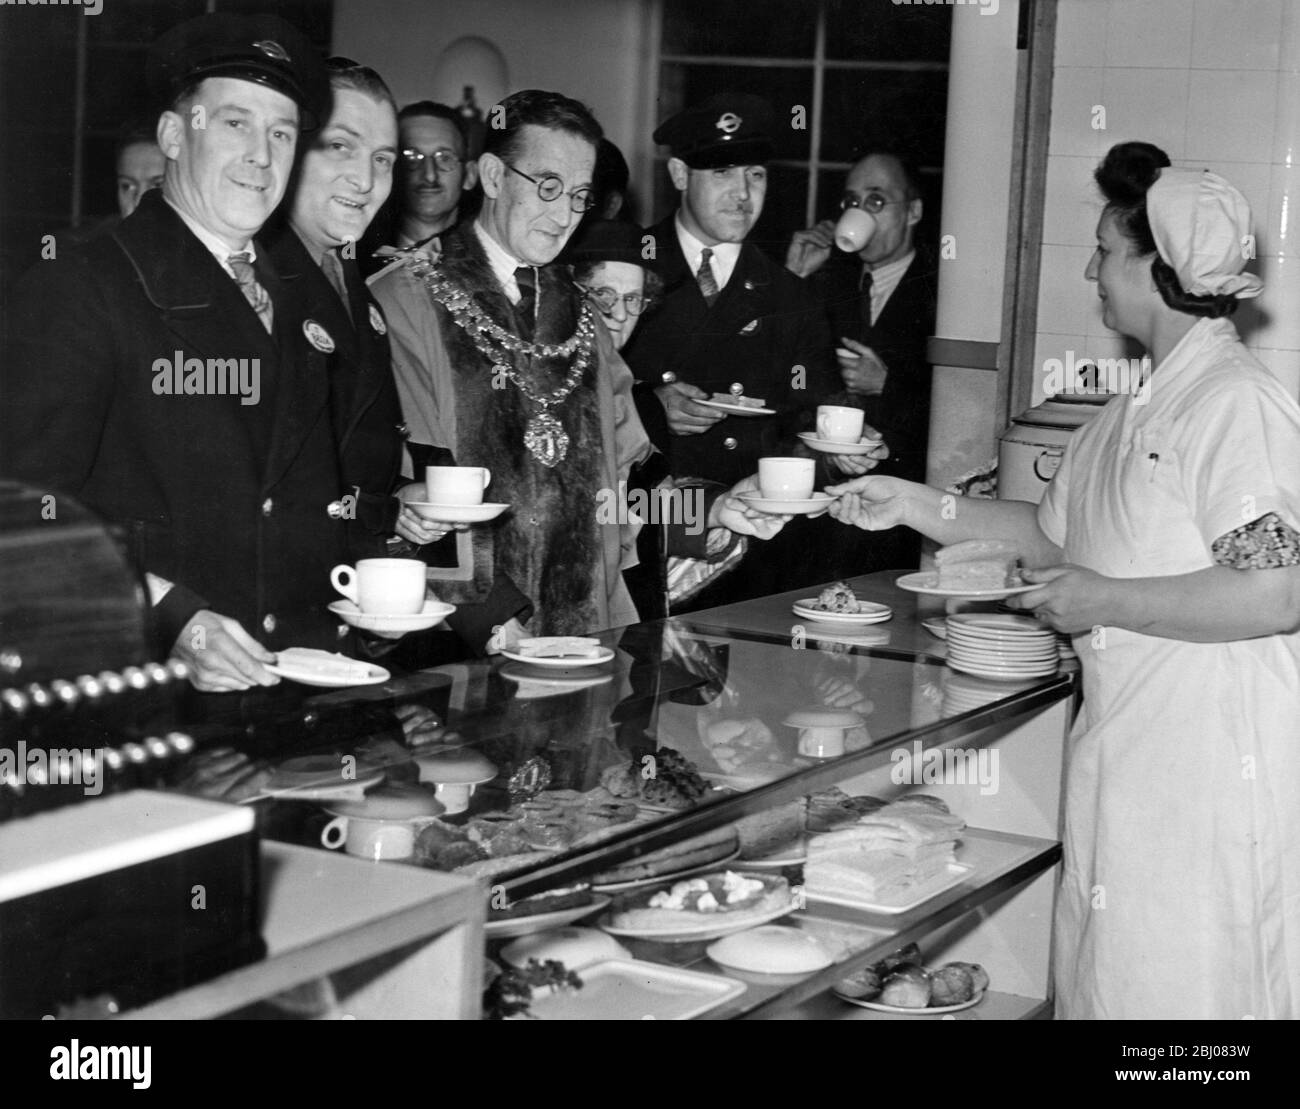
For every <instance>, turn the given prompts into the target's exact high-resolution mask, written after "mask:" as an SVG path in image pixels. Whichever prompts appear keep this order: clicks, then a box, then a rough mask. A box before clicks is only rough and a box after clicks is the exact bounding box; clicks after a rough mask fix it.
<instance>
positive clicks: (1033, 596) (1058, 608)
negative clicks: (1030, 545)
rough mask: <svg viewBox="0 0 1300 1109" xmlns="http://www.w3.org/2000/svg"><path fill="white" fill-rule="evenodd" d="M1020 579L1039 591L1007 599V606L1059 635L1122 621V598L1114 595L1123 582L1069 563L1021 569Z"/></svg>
mask: <svg viewBox="0 0 1300 1109" xmlns="http://www.w3.org/2000/svg"><path fill="white" fill-rule="evenodd" d="M1021 577H1023V578H1024V579H1025V581H1026V582H1027V583H1031V584H1034V585H1041V586H1042V588H1041V589H1035V590H1033V591H1032V592H1029V593H1021V594H1019V595H1017V596H1014V597H1008V598H1007V599H1006V602H1005V603H1006V605H1007V606H1008V607H1009V608H1018V609H1021V610H1022V611H1024V612H1029V613H1032V614H1033V615H1034V616H1036V617H1038V619H1039V620H1041V621H1042V622H1043V623H1044V624H1047V625H1049V626H1050V627H1052V628H1053V629H1055V630H1056V631H1058V632H1066V633H1067V634H1071V635H1072V634H1075V633H1077V632H1086V631H1088V630H1089V629H1091V628H1095V627H1098V626H1104V625H1106V624H1110V625H1112V626H1114V625H1117V624H1119V623H1120V622H1121V621H1120V619H1119V617H1118V614H1119V612H1121V611H1122V598H1119V597H1117V594H1118V593H1119V591H1120V590H1121V589H1122V583H1121V582H1120V581H1119V580H1118V579H1117V578H1108V577H1104V576H1103V575H1101V574H1098V573H1096V572H1094V571H1092V570H1085V569H1084V568H1083V567H1082V566H1074V565H1072V564H1070V563H1065V564H1063V565H1061V566H1044V567H1041V568H1040V569H1037V570H1022V571H1021Z"/></svg>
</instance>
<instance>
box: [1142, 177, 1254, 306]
mask: <svg viewBox="0 0 1300 1109" xmlns="http://www.w3.org/2000/svg"><path fill="white" fill-rule="evenodd" d="M1147 218H1148V219H1149V220H1150V222H1151V234H1152V236H1153V237H1154V238H1155V241H1156V249H1157V250H1158V251H1159V252H1160V257H1161V258H1162V259H1164V261H1166V262H1168V263H1169V265H1170V266H1171V267H1172V268H1173V271H1174V272H1175V273H1176V274H1177V275H1178V281H1179V283H1180V284H1181V285H1182V287H1183V290H1184V291H1185V292H1188V293H1191V294H1192V295H1194V296H1212V295H1216V294H1220V293H1227V294H1229V295H1230V296H1235V297H1242V298H1245V297H1256V296H1259V294H1260V292H1261V291H1262V290H1263V288H1264V283H1263V282H1262V281H1261V280H1260V279H1259V278H1258V277H1256V276H1255V275H1254V274H1253V273H1242V272H1241V271H1242V270H1243V269H1244V268H1245V266H1246V263H1247V262H1248V261H1249V260H1250V259H1251V258H1252V257H1254V253H1255V251H1254V242H1255V239H1254V236H1253V235H1252V234H1251V232H1250V205H1249V204H1247V203H1246V198H1245V197H1244V196H1242V195H1241V193H1240V192H1238V191H1237V190H1236V189H1235V188H1233V186H1232V185H1230V184H1228V182H1227V181H1225V180H1224V179H1223V178H1222V177H1220V176H1219V175H1218V174H1217V173H1211V172H1210V171H1209V170H1208V169H1207V170H1199V169H1174V168H1172V167H1166V168H1164V169H1162V170H1161V171H1160V176H1159V178H1158V179H1157V180H1156V182H1155V184H1153V185H1152V186H1151V188H1150V189H1148V190H1147Z"/></svg>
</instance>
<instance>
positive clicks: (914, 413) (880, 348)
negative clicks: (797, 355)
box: [808, 249, 939, 482]
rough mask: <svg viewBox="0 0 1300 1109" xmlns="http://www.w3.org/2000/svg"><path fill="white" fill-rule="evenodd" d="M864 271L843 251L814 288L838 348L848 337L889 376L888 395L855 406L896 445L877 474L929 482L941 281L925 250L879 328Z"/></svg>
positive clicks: (811, 281)
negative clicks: (933, 339)
mask: <svg viewBox="0 0 1300 1109" xmlns="http://www.w3.org/2000/svg"><path fill="white" fill-rule="evenodd" d="M861 272H862V263H861V262H860V261H859V260H858V258H857V256H856V255H851V254H843V253H841V252H839V251H836V252H835V254H834V256H833V257H832V258H831V259H830V261H828V262H827V263H826V265H825V266H823V267H822V268H821V269H820V270H818V271H817V272H816V273H814V274H813V275H812V276H811V277H810V278H809V279H808V284H809V287H810V288H811V290H812V291H813V293H814V294H815V295H816V296H817V298H818V299H819V300H820V301H821V302H822V303H823V304H824V305H825V306H826V314H827V316H828V317H829V318H830V322H831V327H832V329H833V333H834V336H835V342H836V345H837V346H838V345H840V343H839V340H840V338H841V337H847V338H849V339H854V340H856V341H857V342H859V343H863V344H864V345H866V346H869V347H871V349H872V350H874V351H875V352H876V354H877V356H878V357H879V358H880V360H881V361H882V362H883V363H884V364H885V366H886V367H887V368H888V370H889V372H888V374H887V375H886V377H885V389H884V392H882V393H881V394H880V395H878V396H874V397H857V398H856V399H854V400H853V401H852V402H851V403H853V404H854V405H855V406H856V407H859V408H862V409H864V410H865V412H866V419H867V423H868V424H870V425H871V426H872V427H874V428H876V429H877V430H878V431H881V432H882V433H883V434H884V436H885V442H886V443H887V444H888V445H889V452H890V453H889V458H888V459H886V460H885V461H884V462H882V463H881V464H880V465H879V466H878V467H877V468H876V469H875V471H874V472H875V473H878V474H894V475H896V476H898V477H904V478H907V479H908V480H910V481H922V482H923V481H925V454H926V444H927V440H928V438H929V434H930V378H931V373H930V363H929V362H928V361H927V360H926V353H925V348H926V343H927V342H928V341H929V339H930V336H931V335H933V334H934V328H935V305H936V302H937V296H938V285H939V274H938V272H937V270H936V269H935V266H934V263H933V261H931V259H930V258H929V256H928V255H927V254H926V253H925V252H924V251H922V250H919V249H918V250H917V252H916V256H915V257H914V258H913V259H912V264H911V265H910V266H908V267H907V272H906V273H904V274H903V279H902V280H901V281H900V282H899V283H898V287H897V288H895V289H894V291H893V293H891V294H890V297H889V299H888V300H887V301H885V307H884V310H883V311H882V312H881V313H880V318H879V319H878V320H876V322H875V323H874V324H873V323H871V304H870V298H869V297H867V296H864V295H863V294H862V293H860V292H859V291H858V281H859V277H860V276H861Z"/></svg>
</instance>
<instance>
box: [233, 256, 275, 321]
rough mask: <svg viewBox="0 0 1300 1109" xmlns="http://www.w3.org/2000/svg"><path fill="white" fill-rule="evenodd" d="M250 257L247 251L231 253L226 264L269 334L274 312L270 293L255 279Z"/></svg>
mask: <svg viewBox="0 0 1300 1109" xmlns="http://www.w3.org/2000/svg"><path fill="white" fill-rule="evenodd" d="M252 257H253V256H252V255H251V254H248V253H247V252H244V253H241V254H232V255H230V257H229V258H227V259H226V265H228V266H229V267H230V270H231V272H232V273H233V274H234V275H235V281H236V282H238V284H239V291H240V292H241V293H243V294H244V299H245V300H246V301H248V303H249V304H251V305H252V306H253V311H254V312H256V313H257V318H258V319H259V320H261V321H262V326H263V327H265V328H266V330H267V333H268V334H269V333H270V331H271V322H272V316H273V314H274V308H273V306H272V304H271V294H270V293H268V292H267V291H266V289H265V288H263V287H262V284H261V282H259V281H258V280H257V275H256V274H255V273H254V272H253V260H252Z"/></svg>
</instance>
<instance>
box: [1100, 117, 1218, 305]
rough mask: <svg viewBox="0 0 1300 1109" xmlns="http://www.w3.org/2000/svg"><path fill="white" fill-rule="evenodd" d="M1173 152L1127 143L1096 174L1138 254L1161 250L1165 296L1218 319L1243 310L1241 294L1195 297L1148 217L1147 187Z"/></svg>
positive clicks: (1158, 277) (1158, 275) (1155, 262)
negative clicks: (1158, 243) (1159, 245)
mask: <svg viewBox="0 0 1300 1109" xmlns="http://www.w3.org/2000/svg"><path fill="white" fill-rule="evenodd" d="M1169 164H1170V163H1169V155H1167V154H1166V153H1165V152H1164V151H1163V150H1161V149H1160V147H1158V146H1153V145H1152V144H1151V143H1149V142H1122V143H1117V144H1116V145H1114V146H1112V147H1111V148H1110V150H1108V151H1107V152H1106V157H1105V158H1103V159H1102V163H1101V165H1099V166H1098V167H1097V169H1096V171H1095V172H1094V173H1093V175H1092V176H1093V178H1094V179H1095V180H1096V182H1097V187H1098V188H1099V189H1101V194H1102V196H1103V197H1105V198H1106V211H1107V212H1109V213H1110V214H1111V215H1112V216H1113V217H1114V219H1115V226H1116V227H1118V228H1119V230H1120V232H1121V233H1122V234H1123V235H1124V237H1125V238H1126V239H1128V241H1129V243H1130V244H1131V247H1132V250H1133V252H1134V253H1135V254H1143V255H1145V254H1155V258H1153V259H1152V261H1151V276H1152V278H1154V280H1155V283H1156V289H1157V290H1158V291H1159V293H1160V298H1161V299H1162V300H1163V301H1164V302H1165V303H1166V304H1167V305H1169V307H1170V308H1172V309H1174V311H1176V312H1186V313H1187V314H1188V315H1189V316H1206V317H1208V318H1210V319H1216V318H1218V317H1220V316H1231V315H1232V313H1233V312H1235V311H1236V310H1237V303H1238V302H1237V298H1236V297H1235V296H1231V295H1230V294H1227V293H1210V294H1206V295H1204V296H1194V295H1193V294H1191V293H1189V292H1186V291H1185V290H1184V289H1183V286H1182V284H1181V283H1180V282H1179V280H1178V275H1177V274H1176V273H1175V272H1174V269H1173V267H1172V266H1171V265H1169V263H1168V262H1166V261H1165V260H1164V259H1163V258H1161V257H1160V255H1159V253H1158V252H1157V250H1156V240H1155V236H1154V235H1153V234H1152V233H1151V220H1150V218H1149V217H1148V216H1147V191H1148V190H1149V189H1150V188H1151V186H1152V185H1154V184H1155V182H1156V178H1158V177H1159V176H1160V171H1161V170H1162V169H1164V168H1165V167H1166V166H1168V165H1169Z"/></svg>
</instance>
